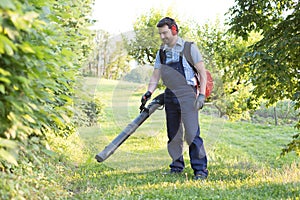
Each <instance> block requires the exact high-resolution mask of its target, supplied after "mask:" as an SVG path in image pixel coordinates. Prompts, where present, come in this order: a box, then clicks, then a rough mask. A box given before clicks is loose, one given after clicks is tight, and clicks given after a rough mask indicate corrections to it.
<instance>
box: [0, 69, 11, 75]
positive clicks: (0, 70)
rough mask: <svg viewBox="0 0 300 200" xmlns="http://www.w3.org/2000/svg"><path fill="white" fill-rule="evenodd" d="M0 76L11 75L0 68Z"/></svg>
mask: <svg viewBox="0 0 300 200" xmlns="http://www.w3.org/2000/svg"><path fill="white" fill-rule="evenodd" d="M0 74H2V75H3V76H10V75H11V74H10V72H9V71H6V70H4V69H2V68H0Z"/></svg>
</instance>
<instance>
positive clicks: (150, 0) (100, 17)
mask: <svg viewBox="0 0 300 200" xmlns="http://www.w3.org/2000/svg"><path fill="white" fill-rule="evenodd" d="M233 5H234V0H95V5H94V7H93V10H94V12H93V18H94V19H95V20H97V23H96V25H95V27H94V28H95V29H103V30H106V31H108V32H109V33H111V34H119V33H123V32H127V31H131V30H132V27H133V23H134V21H135V20H136V19H137V18H138V17H140V16H141V15H142V14H145V13H148V12H149V10H150V9H151V8H155V9H159V10H163V11H166V10H167V9H168V8H170V7H171V8H172V10H173V11H174V12H175V13H176V14H177V15H178V16H179V17H180V19H182V20H186V19H190V20H195V21H196V22H197V23H198V24H203V23H205V22H207V21H208V20H209V21H214V20H215V19H216V18H217V17H218V18H219V19H220V20H224V14H225V13H226V11H227V10H228V9H229V8H230V7H231V6H233Z"/></svg>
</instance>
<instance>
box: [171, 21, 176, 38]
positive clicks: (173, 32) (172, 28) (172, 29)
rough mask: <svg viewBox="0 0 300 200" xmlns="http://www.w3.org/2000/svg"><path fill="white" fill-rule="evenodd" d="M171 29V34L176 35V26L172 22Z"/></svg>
mask: <svg viewBox="0 0 300 200" xmlns="http://www.w3.org/2000/svg"><path fill="white" fill-rule="evenodd" d="M171 31H172V34H173V35H176V34H177V28H176V25H175V24H173V25H172V26H171Z"/></svg>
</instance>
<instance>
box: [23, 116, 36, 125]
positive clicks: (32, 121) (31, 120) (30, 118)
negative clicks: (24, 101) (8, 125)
mask: <svg viewBox="0 0 300 200" xmlns="http://www.w3.org/2000/svg"><path fill="white" fill-rule="evenodd" d="M23 118H24V119H25V120H26V121H28V122H30V123H34V124H35V120H34V119H33V118H32V117H31V116H30V115H27V114H26V115H23Z"/></svg>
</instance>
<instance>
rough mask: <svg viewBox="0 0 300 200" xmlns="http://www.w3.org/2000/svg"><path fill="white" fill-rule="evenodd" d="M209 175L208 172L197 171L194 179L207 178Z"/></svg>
mask: <svg viewBox="0 0 300 200" xmlns="http://www.w3.org/2000/svg"><path fill="white" fill-rule="evenodd" d="M207 175H208V173H205V172H202V171H198V172H195V176H194V180H205V179H207Z"/></svg>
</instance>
